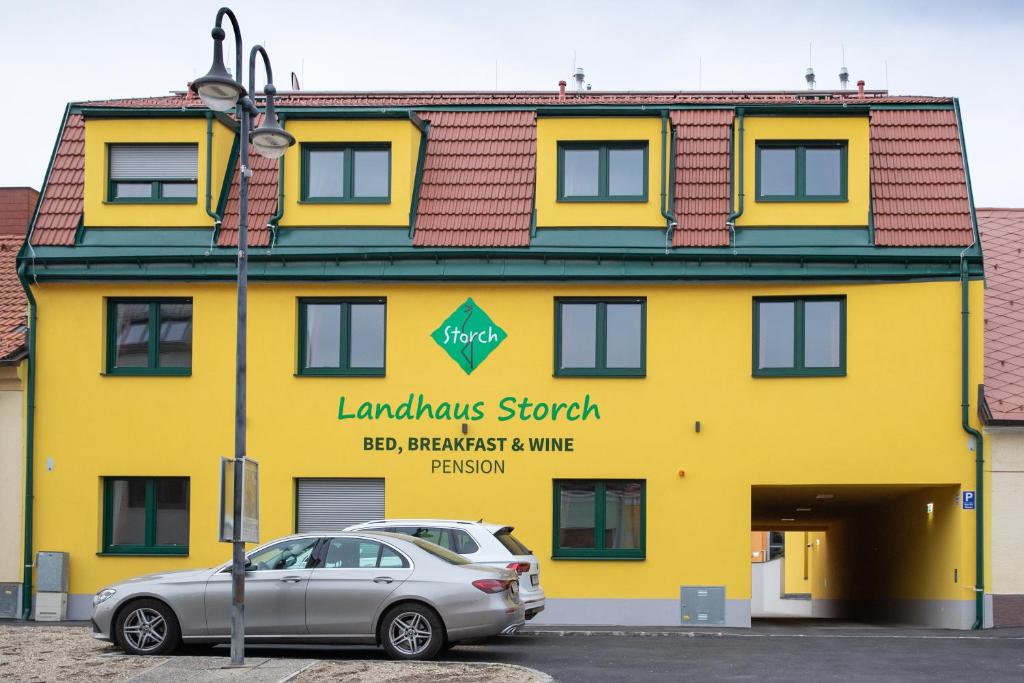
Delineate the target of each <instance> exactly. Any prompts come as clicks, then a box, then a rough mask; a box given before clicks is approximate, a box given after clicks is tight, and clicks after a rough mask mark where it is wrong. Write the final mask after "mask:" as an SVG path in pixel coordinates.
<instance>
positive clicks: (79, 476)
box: [34, 282, 983, 599]
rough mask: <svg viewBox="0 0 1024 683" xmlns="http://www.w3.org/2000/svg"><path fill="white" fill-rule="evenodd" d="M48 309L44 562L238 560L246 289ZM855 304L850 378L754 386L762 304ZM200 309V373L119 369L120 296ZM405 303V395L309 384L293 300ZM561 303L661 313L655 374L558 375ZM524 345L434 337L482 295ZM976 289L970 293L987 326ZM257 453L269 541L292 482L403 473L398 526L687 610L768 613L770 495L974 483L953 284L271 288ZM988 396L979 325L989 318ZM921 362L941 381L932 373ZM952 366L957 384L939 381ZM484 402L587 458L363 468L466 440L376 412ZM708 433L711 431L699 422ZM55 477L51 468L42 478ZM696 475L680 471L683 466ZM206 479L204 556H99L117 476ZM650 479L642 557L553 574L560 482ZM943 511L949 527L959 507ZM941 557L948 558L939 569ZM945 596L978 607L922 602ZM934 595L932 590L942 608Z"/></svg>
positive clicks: (977, 369)
mask: <svg viewBox="0 0 1024 683" xmlns="http://www.w3.org/2000/svg"><path fill="white" fill-rule="evenodd" d="M34 292H35V295H36V297H37V299H38V301H39V342H38V344H39V359H40V361H39V387H40V389H39V406H40V408H39V411H38V413H37V420H38V423H37V439H38V441H37V452H38V453H39V457H37V459H36V463H37V470H36V539H35V544H36V547H37V548H46V549H48V550H67V551H69V552H70V553H71V592H72V593H89V592H92V591H94V590H96V589H97V588H99V587H101V586H102V585H103V584H106V583H109V582H112V581H115V580H119V579H122V578H125V577H128V576H132V575H137V574H143V573H147V572H151V571H156V570H158V569H161V570H162V569H174V568H184V567H195V566H207V565H212V564H214V563H217V562H220V561H223V560H226V559H227V558H228V556H229V550H228V546H227V545H223V544H218V543H217V542H216V541H215V538H216V529H215V517H216V514H215V501H216V490H217V482H218V470H217V463H218V459H219V457H220V456H223V455H225V454H229V453H230V452H231V445H232V424H233V421H232V412H233V411H232V400H231V397H232V395H233V358H234V356H233V352H234V344H233V339H234V317H233V307H234V290H233V288H232V286H231V285H230V284H199V283H193V284H187V283H184V284H176V285H138V284H135V285H117V284H109V285H71V284H46V285H42V286H37V287H35V288H34ZM794 293H800V294H845V295H846V296H847V311H848V326H847V327H848V343H847V347H848V363H847V366H848V376H847V377H825V378H770V379H766V378H759V379H755V378H752V377H751V367H750V363H751V351H750V345H751V304H750V302H751V297H752V296H755V295H780V294H794ZM126 295H131V296H145V295H160V296H191V297H193V299H194V340H195V346H194V352H193V373H192V376H191V377H111V376H103V375H102V357H103V343H104V341H103V337H104V335H103V323H102V320H103V310H104V297H107V296H126ZM323 295H334V296H337V295H362V296H386V297H387V298H388V311H387V317H388V346H387V373H388V374H387V377H385V378H329V377H297V376H295V374H294V372H295V362H296V361H295V356H296V334H295V330H296V319H295V316H296V310H297V304H296V297H297V296H323ZM557 295H643V296H646V297H647V301H648V308H647V325H648V327H647V330H648V335H647V340H648V347H647V373H648V375H647V377H646V378H643V379H587V378H555V377H552V346H553V343H552V339H553V315H552V310H553V301H552V298H553V297H554V296H557ZM469 296H472V297H473V299H474V300H475V301H476V302H477V304H478V305H479V306H480V307H481V308H483V309H484V310H485V311H486V312H487V313H488V314H489V315H490V317H491V318H492V319H493V320H494V322H496V323H497V324H498V325H500V326H501V327H502V328H503V329H505V331H506V332H507V333H508V338H507V339H506V340H505V341H504V342H503V343H502V344H501V346H499V347H498V348H497V349H496V350H495V351H494V352H493V353H492V354H491V356H490V357H489V358H487V359H486V361H484V363H483V364H482V365H481V366H480V367H479V368H477V370H476V371H475V372H474V373H473V374H471V375H466V374H464V373H463V371H462V370H461V369H460V368H459V367H457V366H456V365H455V363H454V362H452V360H451V359H449V358H448V357H447V355H446V354H445V353H444V352H443V351H442V350H441V349H440V348H439V347H438V346H437V345H435V344H434V342H433V341H432V340H431V339H430V338H429V337H428V335H429V334H430V333H431V332H432V331H433V330H434V329H435V328H437V327H438V326H439V325H440V324H441V322H442V321H443V320H444V319H445V318H446V317H447V316H448V315H449V314H451V313H452V312H453V311H454V310H455V309H456V307H457V306H459V305H460V304H461V303H462V302H463V301H465V299H466V298H467V297H469ZM982 297H983V289H982V286H981V283H977V282H976V283H972V285H971V306H972V309H973V310H980V308H981V305H982ZM249 321H250V328H249V329H250V332H249V339H250V356H249V372H250V375H249V387H250V395H249V445H250V454H251V456H252V457H254V458H256V459H258V460H259V461H260V463H261V473H262V477H263V484H262V495H261V506H262V507H261V514H262V517H263V519H262V538H263V539H271V538H274V537H276V536H280V535H283V534H287V533H290V532H292V531H293V530H294V505H295V501H294V479H295V478H296V477H331V476H349V477H386V479H387V493H386V514H387V515H388V516H392V517H406V516H409V517H454V518H466V519H479V518H481V517H483V518H485V519H487V520H491V521H495V522H501V523H505V524H511V525H514V526H515V527H516V529H517V531H516V533H517V535H518V536H520V537H521V538H522V540H523V541H524V542H525V543H527V544H528V545H529V546H531V547H532V548H533V549H534V551H535V552H536V554H537V556H538V557H539V558H540V560H541V562H542V564H543V583H544V587H545V590H546V591H547V594H548V596H550V597H555V598H571V597H579V598H583V597H617V598H671V599H675V598H677V597H678V591H679V586H680V585H683V584H697V585H725V586H726V592H727V596H728V597H729V598H730V599H737V598H741V599H742V598H749V596H750V571H751V568H750V554H749V553H750V546H749V543H750V529H751V510H750V495H751V491H750V487H751V485H753V484H761V485H768V484H822V483H850V484H876V483H904V484H909V483H915V484H929V483H933V484H960V483H963V485H964V486H965V487H968V488H969V486H968V483H969V482H971V481H973V457H972V454H971V453H969V452H968V450H967V443H966V439H965V436H964V434H963V433H962V431H961V429H960V422H959V420H960V417H959V396H960V384H959V382H960V375H959V371H958V368H959V364H960V299H959V283H957V282H920V283H907V284H863V285H858V284H821V285H813V286H809V285H802V286H801V285H788V284H777V285H761V284H756V285H754V284H748V285H742V284H740V285H710V284H709V285H682V286H681V285H660V284H635V285H582V284H580V285H577V284H523V285H517V286H514V287H510V286H507V285H495V284H486V283H479V284H474V283H459V284H422V283H420V284H411V285H402V284H384V283H381V284H353V285H344V284H301V283H291V284H267V283H260V282H256V283H252V284H251V289H250V313H249ZM972 321H975V322H974V325H973V327H972V330H971V335H972V356H971V362H972V376H971V380H972V386H974V385H976V384H977V383H978V382H980V381H981V365H982V364H981V358H982V350H981V348H982V347H981V324H980V317H972ZM925 368H927V369H928V370H924V369H925ZM938 368H946V369H947V370H948V371H933V370H935V369H938ZM410 393H414V394H418V393H423V394H425V396H426V397H427V399H428V400H431V401H433V402H435V403H437V402H441V401H452V402H454V401H461V402H475V401H484V402H485V406H484V411H485V413H486V416H485V418H484V419H482V420H479V421H472V422H470V423H469V436H482V437H487V436H505V437H509V438H512V437H520V438H523V437H542V436H551V437H572V438H573V439H574V450H573V452H571V453H566V452H562V453H551V452H542V453H531V452H528V451H524V452H511V451H508V452H505V453H500V454H493V455H487V454H484V455H480V456H475V455H470V454H437V455H435V454H426V453H410V452H404V453H402V454H398V453H394V452H389V453H379V452H366V451H364V450H363V439H364V438H365V437H368V436H369V437H375V436H381V437H388V436H393V437H396V438H397V439H399V440H400V441H401V442H404V440H405V439H407V438H408V437H412V436H452V437H454V436H460V435H461V430H460V423H459V422H448V421H428V420H422V421H419V422H408V421H407V422H398V421H386V420H385V421H357V420H344V421H339V420H338V409H339V397H340V396H345V397H346V405H347V406H348V409H351V408H354V407H355V406H356V405H357V404H359V403H360V402H363V401H391V402H393V403H398V402H401V401H404V400H406V399H407V398H408V396H409V394H410ZM586 395H589V396H590V400H591V401H592V402H596V403H597V404H598V405H599V407H600V414H601V419H600V420H599V421H598V420H592V421H588V422H579V421H578V422H565V421H559V422H550V421H543V422H536V421H527V422H522V421H518V420H510V421H505V422H501V421H498V419H497V417H498V415H499V414H500V413H499V410H498V402H499V401H500V400H501V399H502V398H503V397H506V396H515V397H517V398H522V397H529V398H530V399H531V400H533V401H581V400H583V399H584V396H586ZM697 420H700V422H701V425H702V426H701V431H700V433H696V431H695V430H694V426H693V425H694V422H695V421H697ZM466 457H495V458H499V459H502V460H504V463H505V473H504V474H502V475H497V474H494V475H469V474H442V473H437V472H434V473H432V471H431V469H432V465H431V460H432V459H434V458H466ZM47 460H50V461H52V469H47V468H46V467H45V466H44V463H45V462H46V461H47ZM681 468H682V469H684V470H685V476H684V477H680V476H679V470H680V469H681ZM124 475H176V476H181V475H188V476H190V477H191V554H190V555H189V556H188V557H183V558H170V557H157V558H153V557H104V556H99V555H97V551H98V550H99V549H100V541H101V539H100V527H101V525H100V517H101V512H100V510H101V500H100V479H101V477H103V476H124ZM555 478H640V479H645V480H646V485H647V525H646V533H647V557H646V560H643V561H573V560H552V559H551V525H552V508H551V505H552V500H551V498H552V479H555ZM943 514H946V513H945V512H943ZM949 514H951V515H952V516H953V519H954V520H956V519H960V518H961V517H962V518H963V520H962V523H959V527H960V532H961V539H960V545H959V546H958V547H956V548H955V549H948V550H943V551H942V552H950V553H959V554H960V555H961V560H960V563H959V566H961V567H962V569H961V577H962V578H961V581H962V582H964V583H969V582H972V581H973V576H972V569H971V568H972V567H973V561H971V562H968V561H967V560H969V559H970V558H973V552H972V550H973V546H972V544H973V517H970V515H971V514H972V513H963V512H959V511H958V512H952V511H950V512H949ZM943 562H945V560H943ZM926 585H927V586H928V588H927V590H928V591H933V592H934V593H935V595H934V596H932V597H936V598H938V597H944V598H952V597H961V594H960V591H954V590H953V589H952V588H950V589H949V590H945V589H943V587H942V586H935V587H933V586H932V584H926ZM933 588H934V590H933Z"/></svg>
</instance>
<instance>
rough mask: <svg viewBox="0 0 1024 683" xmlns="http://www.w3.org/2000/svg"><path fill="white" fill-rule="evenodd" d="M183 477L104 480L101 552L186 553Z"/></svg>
mask: <svg viewBox="0 0 1024 683" xmlns="http://www.w3.org/2000/svg"><path fill="white" fill-rule="evenodd" d="M188 492H189V481H188V479H187V478H186V477H156V478H144V477H107V478H105V479H104V480H103V552H104V553H111V554H122V555H150V554H157V555H187V554H188Z"/></svg>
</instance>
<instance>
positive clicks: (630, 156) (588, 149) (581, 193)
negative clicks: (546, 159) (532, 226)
mask: <svg viewBox="0 0 1024 683" xmlns="http://www.w3.org/2000/svg"><path fill="white" fill-rule="evenodd" d="M558 200H559V201H564V202H601V201H604V202H645V201H647V143H646V142H560V143H558Z"/></svg>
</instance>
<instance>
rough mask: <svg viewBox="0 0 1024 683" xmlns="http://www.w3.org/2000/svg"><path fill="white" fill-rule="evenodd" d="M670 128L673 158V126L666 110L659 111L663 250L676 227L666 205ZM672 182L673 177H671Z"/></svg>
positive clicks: (669, 242) (674, 133)
mask: <svg viewBox="0 0 1024 683" xmlns="http://www.w3.org/2000/svg"><path fill="white" fill-rule="evenodd" d="M670 128H671V130H672V133H671V144H672V153H673V157H672V158H673V160H674V159H675V156H674V155H675V150H676V131H675V128H673V127H672V126H670V125H669V122H668V111H667V110H666V111H662V112H661V215H662V216H663V217H664V218H665V252H666V253H668V250H669V249H670V248H671V246H672V231H673V230H674V229H675V227H676V219H675V216H673V215H672V214H671V213H669V211H670V209H671V207H669V206H666V204H667V203H668V193H667V192H666V188H667V187H668V163H667V160H668V148H669V139H670V138H669V134H668V133H669V129H670ZM673 182H674V179H673Z"/></svg>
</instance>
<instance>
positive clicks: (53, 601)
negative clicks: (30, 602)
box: [36, 593, 68, 621]
mask: <svg viewBox="0 0 1024 683" xmlns="http://www.w3.org/2000/svg"><path fill="white" fill-rule="evenodd" d="M67 615H68V594H67V593H36V621H64V619H65V618H67Z"/></svg>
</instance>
